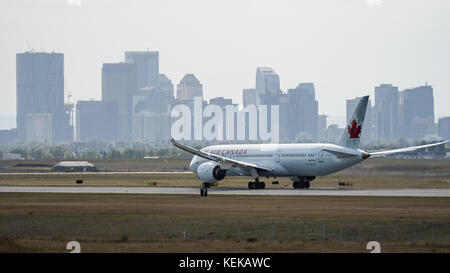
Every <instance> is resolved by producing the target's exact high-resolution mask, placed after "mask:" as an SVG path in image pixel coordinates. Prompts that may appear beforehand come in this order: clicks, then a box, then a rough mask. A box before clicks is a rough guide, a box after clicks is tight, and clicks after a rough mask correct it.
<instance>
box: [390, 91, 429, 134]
mask: <svg viewBox="0 0 450 273" xmlns="http://www.w3.org/2000/svg"><path fill="white" fill-rule="evenodd" d="M399 97H400V99H399V116H400V119H399V127H400V129H401V131H400V132H399V135H400V136H402V137H405V138H407V139H416V140H417V139H422V138H423V137H424V136H426V135H432V134H435V133H436V132H435V126H434V96H433V88H432V87H431V86H430V85H424V86H420V87H416V88H411V89H406V90H404V91H402V92H400V93H399Z"/></svg>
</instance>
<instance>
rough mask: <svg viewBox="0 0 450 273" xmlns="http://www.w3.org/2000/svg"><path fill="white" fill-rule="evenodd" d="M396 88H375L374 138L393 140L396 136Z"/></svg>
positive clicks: (397, 113) (388, 86) (385, 85)
mask: <svg viewBox="0 0 450 273" xmlns="http://www.w3.org/2000/svg"><path fill="white" fill-rule="evenodd" d="M398 104H399V99H398V87H397V86H393V85H392V84H381V85H380V86H377V87H375V120H376V125H375V128H376V138H377V139H394V138H396V137H397V136H398V126H399V124H398V121H399V112H398Z"/></svg>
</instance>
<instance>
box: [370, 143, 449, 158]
mask: <svg viewBox="0 0 450 273" xmlns="http://www.w3.org/2000/svg"><path fill="white" fill-rule="evenodd" d="M447 142H449V140H446V141H442V142H438V143H432V144H426V145H420V146H413V147H407V148H401V149H395V150H388V151H380V152H373V153H370V155H371V156H381V155H388V154H395V153H402V152H411V151H415V150H418V149H422V148H427V147H433V146H437V145H441V144H445V143H447Z"/></svg>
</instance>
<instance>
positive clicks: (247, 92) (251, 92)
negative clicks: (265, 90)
mask: <svg viewBox="0 0 450 273" xmlns="http://www.w3.org/2000/svg"><path fill="white" fill-rule="evenodd" d="M256 96H257V93H256V89H254V88H251V89H249V88H248V89H244V90H242V103H243V105H244V107H247V105H256V102H257V99H256Z"/></svg>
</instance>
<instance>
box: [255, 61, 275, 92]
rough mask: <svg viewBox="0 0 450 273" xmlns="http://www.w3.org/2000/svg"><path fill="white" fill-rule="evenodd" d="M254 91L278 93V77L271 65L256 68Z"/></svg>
mask: <svg viewBox="0 0 450 273" xmlns="http://www.w3.org/2000/svg"><path fill="white" fill-rule="evenodd" d="M256 92H257V93H258V95H260V96H261V95H269V94H272V95H275V94H280V93H281V89H280V77H279V76H278V74H277V73H275V70H273V69H272V68H271V67H258V68H257V69H256Z"/></svg>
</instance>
